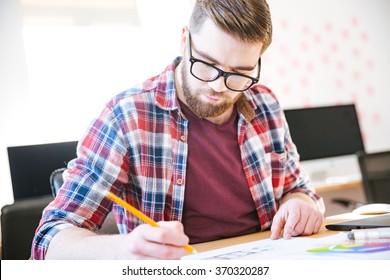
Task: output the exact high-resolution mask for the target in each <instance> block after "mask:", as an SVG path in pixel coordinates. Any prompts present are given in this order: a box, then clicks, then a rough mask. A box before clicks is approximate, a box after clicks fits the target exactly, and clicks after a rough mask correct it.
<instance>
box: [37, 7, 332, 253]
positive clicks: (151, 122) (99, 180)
mask: <svg viewBox="0 0 390 280" xmlns="http://www.w3.org/2000/svg"><path fill="white" fill-rule="evenodd" d="M271 33H272V27H271V19H270V13H269V9H268V5H267V3H266V2H265V1H262V0H250V1H247V0H245V1H244V0H218V1H215V0H203V1H201V0H199V1H196V3H195V7H194V10H193V13H192V15H191V20H190V25H189V28H187V27H184V28H183V30H182V36H181V52H182V57H179V58H176V59H175V60H174V62H173V63H172V65H169V66H168V67H167V68H166V70H165V71H164V72H163V73H162V74H161V75H159V76H156V77H154V78H151V79H149V80H147V81H145V82H144V83H143V84H142V85H140V86H137V87H134V88H132V89H130V90H128V91H126V92H124V93H122V94H120V95H118V96H116V97H114V98H113V99H112V100H111V101H110V102H109V103H108V104H107V106H106V108H105V109H104V110H103V111H102V113H101V115H100V116H99V117H98V118H97V119H96V120H95V121H94V122H92V124H91V126H90V127H89V129H88V130H87V133H86V135H85V137H84V138H83V139H82V140H81V141H80V142H79V146H78V157H77V158H76V159H75V160H73V161H72V162H71V163H70V164H69V166H68V171H67V172H66V174H65V175H66V176H65V182H64V185H63V186H62V188H61V191H60V192H59V194H58V195H57V198H56V199H55V201H54V202H53V203H52V204H51V205H49V206H48V207H47V208H46V209H45V211H44V214H43V218H42V221H41V223H40V225H39V227H38V229H37V233H36V236H35V239H34V243H33V248H32V255H33V258H35V259H43V258H46V259H49V258H60V259H67V258H75V259H81V258H87V259H92V258H103V259H140V258H143V259H153V258H157V259H175V258H180V257H181V256H183V255H184V254H186V251H185V250H184V248H183V246H184V245H185V244H187V243H188V242H190V243H198V242H204V241H210V240H215V239H220V238H226V237H232V236H238V235H243V234H248V233H253V232H256V231H260V230H267V229H271V232H272V234H271V238H273V239H276V238H278V237H279V236H280V235H283V237H284V238H290V237H291V236H296V235H310V234H313V233H316V232H318V230H319V228H320V226H321V224H322V221H323V211H324V206H323V202H322V200H321V199H320V198H319V197H318V196H317V195H316V194H315V193H314V191H313V190H312V189H311V188H310V187H309V186H308V181H307V179H306V178H305V176H303V174H302V172H301V169H300V166H299V162H298V154H297V151H296V147H295V146H294V144H293V143H292V140H291V137H290V134H289V131H288V127H287V124H286V121H285V118H284V116H283V111H282V110H281V108H280V106H279V104H278V101H277V99H276V97H275V96H274V95H273V93H272V92H271V91H270V90H269V89H268V88H266V87H264V86H261V85H259V84H257V81H258V79H259V76H260V68H261V55H262V54H263V52H264V51H265V50H266V48H267V47H268V46H269V44H270V43H271ZM107 191H111V192H113V193H114V194H117V195H119V196H121V197H122V198H123V199H124V200H126V201H127V202H129V203H130V204H131V205H133V206H134V207H136V208H138V209H139V210H141V211H142V212H144V213H145V214H146V215H147V216H149V217H150V218H152V219H154V220H156V221H160V222H159V225H160V227H159V228H157V227H151V226H149V225H145V224H142V222H141V221H139V220H138V219H137V218H136V217H134V216H132V215H131V214H130V213H128V212H126V211H125V210H124V209H123V208H121V207H119V206H118V205H116V204H115V205H114V206H113V207H114V209H113V210H114V212H115V214H116V221H117V223H118V228H119V231H120V232H121V234H120V235H97V234H96V233H94V231H96V230H97V229H98V228H99V227H100V226H101V224H102V223H103V221H104V219H105V217H106V215H107V214H108V212H109V211H110V210H111V207H112V202H111V201H110V200H109V199H107V197H106V196H105V194H106V193H107Z"/></svg>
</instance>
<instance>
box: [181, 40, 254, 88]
mask: <svg viewBox="0 0 390 280" xmlns="http://www.w3.org/2000/svg"><path fill="white" fill-rule="evenodd" d="M188 47H189V50H190V59H189V61H190V62H191V67H190V73H191V75H192V76H194V77H195V78H197V79H198V80H200V81H203V82H213V81H215V80H217V79H218V78H219V77H221V76H222V77H223V78H224V83H225V86H226V87H227V88H228V89H229V90H231V91H245V90H248V89H249V88H250V87H251V86H253V85H254V84H256V83H257V82H258V81H259V79H260V69H261V57H260V58H259V60H258V62H257V63H258V70H257V77H256V78H255V77H251V76H248V75H244V74H239V73H232V72H226V71H223V70H221V69H219V68H218V67H216V66H214V65H212V64H210V63H208V62H206V61H204V60H201V59H199V58H195V57H194V56H193V55H192V49H191V34H190V33H189V32H188ZM195 62H200V63H203V64H206V65H207V66H209V67H211V68H213V69H215V70H216V71H217V72H218V75H216V76H215V77H214V78H212V79H208V80H204V79H201V78H199V77H197V76H196V75H195V74H194V73H193V72H192V67H193V66H194V63H195ZM229 76H240V77H244V78H248V79H250V80H251V81H252V83H251V84H249V85H248V86H247V87H245V88H244V89H232V88H230V87H229V86H228V85H227V83H226V80H227V78H228V77H229Z"/></svg>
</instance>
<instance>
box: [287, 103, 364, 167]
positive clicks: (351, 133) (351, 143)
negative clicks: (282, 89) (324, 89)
mask: <svg viewBox="0 0 390 280" xmlns="http://www.w3.org/2000/svg"><path fill="white" fill-rule="evenodd" d="M284 112H285V115H286V119H287V122H288V125H289V127H290V132H291V137H292V139H293V141H294V143H295V144H296V146H297V148H298V152H299V154H300V156H301V160H311V159H321V158H328V157H337V156H344V155H352V154H355V153H356V152H359V151H364V144H363V140H362V135H361V132H360V127H359V122H358V117H357V114H356V110H355V106H354V105H353V104H348V105H337V106H324V107H313V108H301V109H289V110H284Z"/></svg>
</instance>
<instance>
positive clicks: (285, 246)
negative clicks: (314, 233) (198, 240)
mask: <svg viewBox="0 0 390 280" xmlns="http://www.w3.org/2000/svg"><path fill="white" fill-rule="evenodd" d="M386 241H387V242H389V240H381V241H378V242H386ZM352 243H353V241H350V240H348V239H347V235H346V233H339V234H335V235H331V236H327V237H322V238H310V237H296V238H292V239H290V240H285V239H282V238H281V239H278V240H271V239H264V240H259V241H254V242H249V243H243V244H240V245H235V246H229V247H225V248H221V249H217V250H211V251H208V252H204V253H198V254H192V255H188V256H185V257H184V258H183V259H187V260H208V259H210V260H223V259H226V260H229V259H241V260H245V259H259V260H261V259H266V260H315V259H320V260H334V259H344V260H351V259H378V260H390V250H387V251H381V252H375V253H346V252H321V253H313V252H308V251H307V250H310V249H315V248H319V247H324V246H333V245H338V244H352ZM355 243H356V242H355ZM359 243H361V242H359Z"/></svg>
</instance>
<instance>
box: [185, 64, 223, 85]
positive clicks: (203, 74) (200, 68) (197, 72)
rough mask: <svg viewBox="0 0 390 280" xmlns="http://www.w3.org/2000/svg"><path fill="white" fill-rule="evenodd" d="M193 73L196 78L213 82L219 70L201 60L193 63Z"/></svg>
mask: <svg viewBox="0 0 390 280" xmlns="http://www.w3.org/2000/svg"><path fill="white" fill-rule="evenodd" d="M191 73H192V75H194V76H195V77H196V78H198V79H201V80H203V81H205V82H211V81H213V80H215V79H216V78H217V77H218V70H217V69H215V68H213V67H211V66H210V65H207V64H205V63H203V62H201V61H195V62H193V63H192V67H191Z"/></svg>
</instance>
